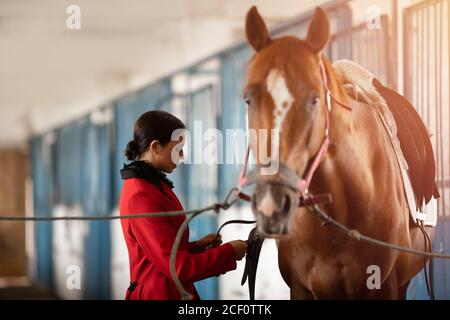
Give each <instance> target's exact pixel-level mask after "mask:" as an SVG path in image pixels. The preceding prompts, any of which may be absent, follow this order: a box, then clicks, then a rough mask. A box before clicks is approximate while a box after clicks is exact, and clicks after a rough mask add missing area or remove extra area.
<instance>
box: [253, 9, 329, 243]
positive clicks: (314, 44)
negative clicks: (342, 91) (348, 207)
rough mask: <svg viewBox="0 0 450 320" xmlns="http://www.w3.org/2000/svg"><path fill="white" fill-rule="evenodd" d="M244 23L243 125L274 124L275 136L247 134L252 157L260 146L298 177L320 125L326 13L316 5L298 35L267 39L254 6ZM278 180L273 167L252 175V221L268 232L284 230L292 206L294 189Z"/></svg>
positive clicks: (313, 150)
mask: <svg viewBox="0 0 450 320" xmlns="http://www.w3.org/2000/svg"><path fill="white" fill-rule="evenodd" d="M245 28H246V36H247V40H248V42H249V44H250V45H251V46H252V47H253V48H254V49H255V54H254V56H253V58H252V60H251V62H250V65H249V70H248V77H247V83H246V87H245V90H244V97H245V99H246V102H247V105H248V120H249V122H248V124H249V129H250V131H253V132H260V131H261V129H265V130H266V132H269V133H270V132H271V129H278V130H279V131H278V132H279V136H278V139H273V137H272V136H271V135H270V134H268V135H267V137H266V136H264V135H263V136H261V135H259V134H258V135H257V136H258V138H257V139H252V136H251V137H250V144H251V146H252V149H253V153H254V155H255V159H256V162H257V164H258V165H262V163H263V161H262V159H261V157H260V155H259V154H260V152H259V151H258V150H259V149H261V148H264V149H265V150H266V151H267V153H268V154H267V156H268V157H270V159H271V160H270V161H278V163H279V165H280V169H283V168H284V173H281V175H284V176H285V177H284V178H289V177H286V175H288V176H289V175H290V173H295V174H296V175H297V176H298V177H302V178H304V177H305V174H306V171H307V168H308V166H309V165H311V162H312V159H314V157H315V155H316V154H317V153H318V151H319V150H321V147H322V145H323V144H322V142H323V140H324V131H325V130H326V121H327V106H326V103H325V101H326V94H325V91H324V84H323V81H322V78H321V72H322V71H324V69H323V68H324V67H323V65H322V69H321V58H322V50H323V49H324V47H325V46H326V44H327V42H328V39H329V34H330V26H329V20H328V17H327V14H326V13H325V12H324V11H323V10H322V9H320V8H318V9H316V11H315V14H314V16H313V18H312V21H311V23H310V25H309V28H308V33H307V37H306V39H304V40H301V39H299V38H297V37H294V36H284V37H280V38H276V39H271V38H270V35H269V32H268V30H267V27H266V25H265V23H264V21H263V19H262V18H261V16H260V15H259V14H258V11H257V9H256V8H255V7H252V8H251V9H250V11H249V12H248V13H247V18H246V26H245ZM264 137H266V138H264ZM271 140H277V141H276V143H273V142H272V141H271ZM264 165H265V166H267V165H268V164H267V163H265V164H264ZM279 181H280V174H279V173H277V174H274V175H273V176H272V177H271V176H267V177H264V179H261V180H258V181H257V183H256V188H255V193H254V196H253V200H252V209H253V211H254V213H255V215H256V218H257V219H258V227H259V229H260V231H262V232H264V233H265V234H266V235H269V236H277V235H281V234H286V233H287V232H288V231H289V227H290V220H291V217H292V215H293V212H294V211H295V209H296V207H297V206H298V198H299V197H298V195H299V194H298V190H296V189H294V188H291V187H289V185H286V184H284V183H278V182H279Z"/></svg>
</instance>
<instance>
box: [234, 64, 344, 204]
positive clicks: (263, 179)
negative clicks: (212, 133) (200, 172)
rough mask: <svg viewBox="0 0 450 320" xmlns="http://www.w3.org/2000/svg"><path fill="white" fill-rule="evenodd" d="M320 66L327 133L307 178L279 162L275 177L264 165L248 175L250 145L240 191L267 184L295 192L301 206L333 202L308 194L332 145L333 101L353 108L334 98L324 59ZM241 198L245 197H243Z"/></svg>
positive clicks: (329, 195) (327, 197) (320, 195)
mask: <svg viewBox="0 0 450 320" xmlns="http://www.w3.org/2000/svg"><path fill="white" fill-rule="evenodd" d="M319 64H320V75H321V79H322V83H323V87H324V89H325V99H326V103H325V105H326V111H327V112H326V117H325V133H324V137H323V139H322V143H321V145H320V148H319V150H318V151H317V153H316V155H315V156H314V160H313V161H312V163H311V166H310V167H309V169H308V171H307V173H306V176H305V177H304V178H303V177H299V176H298V175H297V174H296V173H295V172H294V171H293V170H292V169H290V168H289V167H288V166H287V165H285V164H284V163H281V162H279V166H278V168H279V169H278V171H277V173H276V174H274V175H264V174H261V171H262V170H263V169H264V168H265V167H264V166H262V165H257V166H256V168H255V169H253V170H251V171H249V172H248V174H247V166H248V159H249V155H250V145H247V150H246V153H245V159H244V164H243V167H242V171H241V174H240V178H239V186H238V188H239V190H241V189H242V188H244V187H246V186H249V185H252V184H256V183H267V184H272V185H281V186H284V187H287V188H290V189H292V190H294V191H295V192H296V193H297V194H298V197H299V199H300V202H299V206H306V205H311V204H320V203H329V202H331V201H332V199H331V194H329V193H326V194H318V195H314V196H312V195H309V194H308V188H309V186H310V184H311V180H312V178H313V176H314V173H315V172H316V170H317V168H318V167H319V164H320V162H321V161H322V159H323V158H324V157H325V154H326V153H327V151H328V146H329V143H330V139H329V127H330V112H331V104H332V101H333V102H335V103H337V104H338V105H340V106H341V107H343V108H345V109H347V110H350V111H351V107H350V106H348V105H346V104H344V103H342V102H340V101H338V100H337V99H335V98H334V97H333V95H332V94H331V91H330V89H329V87H328V78H327V73H326V69H325V65H324V63H323V60H322V59H320V60H319ZM244 197H245V195H244ZM247 197H248V196H247ZM241 198H243V197H242V196H241Z"/></svg>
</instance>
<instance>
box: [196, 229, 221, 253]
mask: <svg viewBox="0 0 450 320" xmlns="http://www.w3.org/2000/svg"><path fill="white" fill-rule="evenodd" d="M195 244H196V245H197V246H199V247H200V248H202V249H208V248H215V247H217V246H219V245H221V244H222V236H221V235H220V234H219V236H218V237H217V234H216V233H210V234H208V235H206V236H204V237H203V238H201V239H200V240H197V241H195Z"/></svg>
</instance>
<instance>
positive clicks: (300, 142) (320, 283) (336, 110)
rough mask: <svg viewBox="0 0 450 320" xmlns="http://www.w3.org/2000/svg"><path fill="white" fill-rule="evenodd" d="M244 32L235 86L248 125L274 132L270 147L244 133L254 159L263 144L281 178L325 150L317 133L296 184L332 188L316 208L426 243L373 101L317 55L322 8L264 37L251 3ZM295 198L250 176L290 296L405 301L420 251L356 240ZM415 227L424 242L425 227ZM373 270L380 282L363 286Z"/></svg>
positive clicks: (411, 243)
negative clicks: (288, 30) (246, 47)
mask: <svg viewBox="0 0 450 320" xmlns="http://www.w3.org/2000/svg"><path fill="white" fill-rule="evenodd" d="M245 33H246V38H247V42H248V43H249V44H250V46H251V47H252V48H253V49H254V55H253V56H252V57H251V59H250V61H249V64H248V68H247V77H246V82H245V87H244V90H243V95H244V97H245V101H246V104H247V107H246V108H247V116H248V128H249V130H256V131H258V130H261V129H265V130H267V131H270V130H271V129H277V130H278V132H279V136H278V139H277V144H276V146H275V147H274V143H273V142H274V141H272V140H274V139H273V138H271V137H267V138H265V139H263V138H261V136H259V137H258V138H255V137H254V138H252V136H250V141H249V145H250V147H251V150H252V152H253V154H254V155H255V160H256V165H257V166H261V167H267V163H264V161H263V159H262V158H261V156H260V152H259V149H261V148H263V147H265V148H266V150H267V152H268V154H269V156H270V157H271V158H270V159H271V161H273V160H274V159H275V156H276V161H278V162H279V165H280V169H283V170H284V173H285V176H298V177H302V176H305V174H306V173H307V170H308V168H310V167H311V165H313V163H314V162H317V161H315V160H316V158H317V155H318V154H319V153H321V151H323V149H324V148H323V146H324V134H325V133H324V132H326V133H327V146H326V148H325V150H326V152H323V153H321V156H320V159H319V160H320V161H319V163H317V167H316V168H315V169H314V170H313V175H312V176H311V180H310V181H309V183H308V186H307V188H304V190H303V191H307V192H309V193H310V194H315V193H323V192H327V193H329V194H331V196H332V199H333V200H332V202H330V203H326V204H323V205H321V206H322V208H323V209H324V210H325V211H326V212H327V213H328V214H329V215H330V216H331V217H332V218H333V219H335V220H336V221H338V222H340V223H342V224H344V225H346V226H347V227H349V228H352V229H355V230H358V231H359V232H361V233H363V234H365V235H368V236H371V237H373V238H376V239H379V240H382V241H386V242H390V243H394V244H397V245H401V246H404V247H406V248H414V249H417V250H425V249H427V248H426V243H425V242H424V237H423V236H424V235H423V234H422V233H421V231H420V229H419V228H418V226H417V225H416V224H414V223H411V221H410V220H411V217H410V214H409V209H408V204H407V199H406V197H405V191H404V187H403V184H402V176H401V170H400V167H399V165H398V162H397V159H396V155H395V153H394V150H393V148H392V147H390V141H389V138H388V136H387V134H386V131H385V128H384V127H383V124H382V123H381V121H380V119H379V117H378V116H377V114H376V112H375V111H374V108H372V107H371V106H370V105H369V104H367V103H363V102H360V101H358V100H356V99H353V98H352V97H351V96H350V95H349V93H348V91H347V90H345V89H344V88H343V86H342V83H341V79H340V78H339V76H338V75H336V74H335V72H334V70H333V66H332V65H331V63H330V61H329V60H328V59H327V58H326V56H325V55H324V53H323V51H324V48H325V47H326V45H327V43H328V41H329V38H330V22H329V18H328V16H327V14H326V12H325V11H324V10H323V9H321V8H316V10H315V12H314V14H313V16H312V19H311V21H310V24H309V26H308V29H307V36H306V38H305V39H300V38H298V37H295V36H282V37H278V38H272V37H271V36H270V34H269V31H268V29H267V26H266V24H265V22H264V20H263V18H262V17H261V16H260V14H259V13H258V10H257V9H256V7H252V8H251V9H250V10H249V11H248V13H247V15H246V21H245ZM324 82H325V83H324ZM325 89H327V90H325ZM346 106H347V107H349V108H345V107H346ZM327 108H329V110H327ZM433 168H434V167H433ZM274 176H275V175H274ZM303 182H304V179H303ZM305 189H306V190H305ZM297 195H298V194H297V191H296V190H294V188H292V187H291V186H289V185H286V184H283V183H279V180H276V178H275V177H273V178H272V177H271V176H270V175H268V176H266V177H264V179H262V180H260V181H258V182H257V183H256V185H255V189H254V194H253V199H252V205H251V206H252V210H253V212H254V215H255V218H256V219H257V221H258V230H259V231H260V232H261V233H263V234H264V235H265V236H266V237H272V238H275V241H276V244H277V248H278V266H279V269H280V273H281V275H282V278H283V279H284V281H285V282H286V284H287V285H288V286H289V288H290V297H291V299H405V298H406V290H407V287H408V284H409V282H410V280H411V278H412V277H413V276H415V275H416V274H417V273H418V272H419V271H420V270H421V269H422V268H423V267H424V265H425V263H426V261H427V258H425V257H423V256H416V255H412V254H409V253H403V252H399V251H395V250H389V249H386V248H381V247H377V246H373V245H370V244H367V243H362V242H358V241H356V240H354V239H352V238H350V237H348V236H347V235H345V234H343V233H341V232H339V231H338V230H336V229H335V228H331V227H328V226H324V224H323V223H322V221H320V220H319V219H317V217H315V216H314V215H312V214H311V213H310V212H309V211H308V210H307V208H305V207H299V206H298V201H296V198H297ZM424 230H425V231H426V233H427V234H428V236H429V237H430V238H431V240H432V239H433V237H434V229H433V228H432V227H425V229H424ZM374 268H375V269H377V270H378V271H379V275H378V276H379V285H375V286H370V285H368V283H369V282H370V281H369V277H370V276H371V275H372V274H375V273H372V270H375V269H374Z"/></svg>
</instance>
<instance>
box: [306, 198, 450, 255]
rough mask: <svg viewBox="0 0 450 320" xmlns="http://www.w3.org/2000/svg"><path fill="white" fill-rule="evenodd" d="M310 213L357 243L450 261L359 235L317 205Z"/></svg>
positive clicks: (430, 253)
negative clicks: (362, 242)
mask: <svg viewBox="0 0 450 320" xmlns="http://www.w3.org/2000/svg"><path fill="white" fill-rule="evenodd" d="M307 208H308V210H309V211H310V212H312V213H313V214H315V215H316V216H317V217H319V219H321V220H323V221H324V222H325V224H331V225H333V226H335V227H336V228H337V229H338V230H339V231H342V232H344V233H346V234H347V236H349V237H350V238H353V239H356V240H358V241H364V242H367V243H370V244H373V245H376V246H379V247H384V248H388V249H392V250H397V251H401V252H406V253H411V254H416V255H420V256H426V257H434V258H441V259H450V254H444V253H438V252H426V251H420V250H415V249H410V248H406V247H403V246H399V245H396V244H393V243H389V242H385V241H381V240H378V239H375V238H372V237H369V236H366V235H364V234H362V233H360V232H359V231H358V230H354V229H350V228H348V227H347V226H345V225H343V224H342V223H340V222H338V221H336V220H334V219H333V218H331V217H330V216H329V215H328V214H327V213H326V212H324V211H323V210H322V209H320V208H319V207H318V206H317V205H314V206H312V209H311V207H307Z"/></svg>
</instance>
